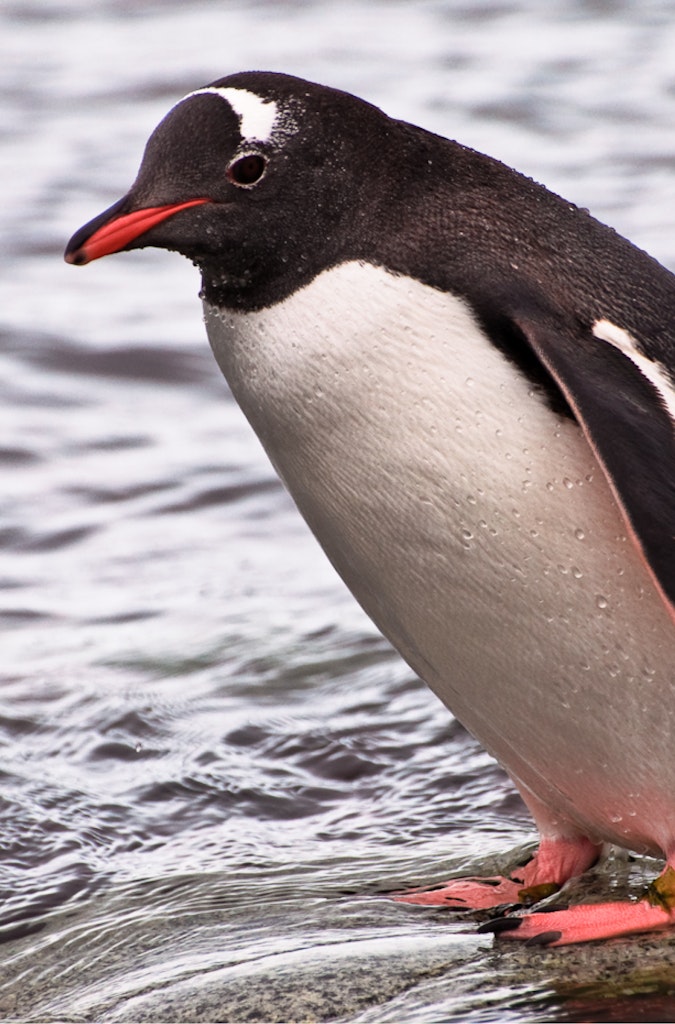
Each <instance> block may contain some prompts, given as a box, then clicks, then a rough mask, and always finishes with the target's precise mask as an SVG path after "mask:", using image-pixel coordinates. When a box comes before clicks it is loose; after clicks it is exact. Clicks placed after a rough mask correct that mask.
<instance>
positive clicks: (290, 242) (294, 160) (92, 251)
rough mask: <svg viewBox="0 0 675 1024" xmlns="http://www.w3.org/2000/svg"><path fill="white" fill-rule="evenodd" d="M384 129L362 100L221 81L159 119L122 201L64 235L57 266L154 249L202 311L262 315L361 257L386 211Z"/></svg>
mask: <svg viewBox="0 0 675 1024" xmlns="http://www.w3.org/2000/svg"><path fill="white" fill-rule="evenodd" d="M395 126H396V122H393V121H391V120H390V119H389V118H388V117H386V116H385V115H384V114H383V113H382V112H381V111H379V110H378V109H377V108H375V107H373V106H371V105H370V104H368V103H365V102H364V101H362V100H359V99H356V98H355V97H353V96H350V95H348V94H347V93H343V92H340V91H338V90H335V89H329V88H326V87H323V86H319V85H314V84H311V83H309V82H305V81H303V80H301V79H297V78H291V77H289V76H287V75H280V74H273V73H268V72H246V73H241V74H236V75H231V76H229V77H227V78H223V79H220V80H219V81H217V82H214V83H213V84H212V85H210V86H206V87H205V88H203V89H198V90H197V91H196V92H194V93H191V94H190V95H189V96H186V97H185V98H184V99H182V100H181V101H180V102H179V103H177V104H176V106H175V107H174V108H173V109H172V110H171V111H170V112H169V114H168V115H167V116H166V117H165V118H164V120H163V121H162V122H161V123H160V124H159V125H158V127H157V128H156V129H155V131H154V132H153V133H152V135H151V136H150V139H149V141H148V143H147V146H146V149H145V154H144V156H143V161H142V164H141V168H140V171H139V174H138V177H137V179H136V181H135V182H134V184H133V186H132V188H131V190H130V191H129V193H128V194H127V195H126V196H125V197H124V198H123V199H122V200H120V201H119V202H118V203H116V204H115V205H114V206H112V207H110V209H108V210H106V211H105V212H104V213H103V214H101V215H100V216H99V217H97V218H95V219H94V220H92V221H90V223H89V224H87V225H85V226H84V227H83V228H81V229H80V230H79V231H78V232H76V234H75V235H74V236H73V238H72V239H71V241H70V242H69V244H68V248H67V250H66V259H67V260H68V262H70V263H75V264H82V263H88V262H90V261H91V260H93V259H97V258H98V257H100V256H104V255H106V254H108V253H112V252H118V251H120V250H123V249H135V248H141V247H143V246H158V247H160V248H165V249H171V250H175V251H177V252H180V253H182V254H183V255H184V256H187V257H188V258H189V259H191V260H193V261H194V262H195V263H196V264H197V265H198V266H199V267H200V269H201V271H202V280H203V288H204V292H205V294H206V297H207V298H208V299H209V300H210V301H212V302H215V303H217V304H219V305H225V306H230V307H234V308H245V309H253V308H259V307H261V306H264V305H267V304H269V303H270V302H273V301H275V300H278V299H280V298H282V297H284V295H286V294H289V293H290V292H292V291H293V290H295V289H296V288H297V287H299V286H300V285H301V284H303V283H304V282H305V281H307V280H310V279H311V277H312V276H314V275H315V274H316V273H317V272H318V271H319V270H321V269H323V268H324V267H326V266H330V265H333V264H334V263H336V262H339V261H340V260H342V259H345V258H349V257H353V256H358V255H359V252H358V251H357V250H358V249H359V245H361V246H362V245H363V238H364V235H367V233H368V222H369V221H373V220H374V218H375V214H376V211H377V209H378V208H382V207H384V206H386V202H387V197H386V191H387V190H386V188H384V187H383V185H382V182H383V178H382V176H381V174H380V173H379V169H380V168H382V167H384V166H386V164H387V160H388V155H389V151H390V147H391V136H392V132H395ZM357 236H358V238H359V239H360V242H359V245H357V244H356V241H355V239H356V238H357Z"/></svg>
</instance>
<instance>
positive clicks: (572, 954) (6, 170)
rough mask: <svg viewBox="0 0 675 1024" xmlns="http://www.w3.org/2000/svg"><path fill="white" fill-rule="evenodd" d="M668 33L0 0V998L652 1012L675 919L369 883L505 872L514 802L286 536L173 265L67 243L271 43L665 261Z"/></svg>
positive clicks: (616, 884) (19, 1001) (671, 184)
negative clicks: (573, 912)
mask: <svg viewBox="0 0 675 1024" xmlns="http://www.w3.org/2000/svg"><path fill="white" fill-rule="evenodd" d="M674 57H675V12H674V11H673V7H672V4H671V3H669V2H665V0H663V2H656V0H654V2H650V0H647V2H644V3H639V4H638V3H637V2H635V3H630V2H628V0H626V2H624V3H620V2H617V3H612V4H603V3H593V2H591V0H589V2H586V3H582V2H572V0H567V2H563V0H558V2H551V3H547V4H541V3H538V2H536V0H529V2H527V0H513V2H509V0H501V2H500V0H485V2H480V0H470V2H453V0H448V2H445V3H441V2H436V3H429V2H422V3H415V4H414V5H412V4H405V3H384V2H375V3H371V2H366V0H362V2H355V0H352V2H347V3H340V4H337V3H335V4H334V3H328V4H322V3H312V2H304V3H301V2H299V0H298V2H296V3H278V2H269V3H262V2H261V3H250V4H228V3H225V2H223V0H217V2H207V0H196V2H193V3H190V4H185V3H184V2H183V0H181V2H180V3H179V2H173V0H170V2H168V0H164V2H160V0H155V2H151V0H107V2H106V0H15V2H11V0H6V2H5V3H4V4H3V6H2V7H1V8H0V88H1V89H2V99H3V102H2V106H1V107H0V132H1V135H0V144H1V146H2V149H1V150H0V154H1V156H0V159H1V163H0V175H1V178H2V194H3V196H4V198H5V201H4V203H3V204H2V205H1V206H0V231H1V234H2V247H1V249H0V270H1V277H0V364H1V366H2V373H1V374H0V398H1V401H0V422H1V424H2V430H1V433H0V464H1V465H2V480H3V487H2V491H1V492H0V507H1V513H2V514H1V519H0V548H1V550H2V560H1V562H0V582H1V584H2V587H1V590H0V620H1V627H0V628H1V629H2V655H3V660H2V668H1V669H0V673H1V678H2V689H1V691H0V744H1V748H2V761H1V762H0V764H1V770H0V782H1V788H0V850H1V852H2V857H1V859H0V880H1V881H0V885H1V888H2V895H3V903H2V911H1V913H0V939H1V940H4V946H3V961H2V965H1V966H0V1014H2V1019H8V1020H11V1019H19V1018H20V1019H33V1020H38V1019H39V1020H46V1019H47V1020H48V1019H52V1020H82V1019H85V1020H91V1019H96V1020H145V1019H148V1020H150V1019H154V1020H156V1019H162V1020H265V1019H303V1020H306V1019H320V1020H326V1019H339V1020H343V1021H363V1022H366V1021H389V1020H392V1021H393V1020H400V1019H407V1020H410V1021H420V1022H421V1021H435V1020H441V1019H442V1020H458V1021H459V1020H461V1021H472V1022H479V1021H486V1022H487V1021H496V1020H512V1021H543V1020H559V1021H581V1020H590V1019H593V1020H597V1021H600V1020H602V1021H611V1020H636V1021H637V1020H672V1019H673V1015H675V987H674V983H673V981H672V980H671V973H672V972H671V971H670V967H669V963H670V961H671V959H672V955H673V940H672V939H671V938H670V937H668V936H666V937H657V938H653V937H646V938H641V939H631V940H624V941H621V942H615V943H607V944H605V945H603V946H601V947H598V948H594V947H590V948H589V949H566V950H557V951H549V952H545V951H543V952H537V951H525V950H513V949H512V948H510V947H509V948H507V949H505V950H504V949H502V947H494V946H493V943H492V940H491V939H489V938H484V937H480V936H476V935H475V934H474V933H473V928H474V924H475V922H474V921H473V920H472V921H465V920H462V919H461V918H460V917H458V916H456V915H452V914H447V913H443V912H439V911H432V912H429V911H427V910H422V911H421V912H420V908H402V907H400V906H394V905H392V904H390V903H388V902H385V901H382V900H379V899H377V893H378V891H380V890H382V889H388V888H392V887H395V886H397V885H402V884H411V883H415V882H430V881H433V880H436V879H440V878H442V877H444V875H445V874H447V873H448V872H449V871H455V870H459V871H462V870H469V871H478V870H482V869H485V868H488V869H489V868H491V867H492V866H493V858H496V857H497V856H498V855H499V854H508V853H509V852H512V851H513V850H514V848H520V847H521V846H522V844H523V843H526V842H528V841H530V840H531V839H532V838H533V833H532V830H531V826H530V823H529V821H528V817H527V815H526V814H525V812H524V810H523V809H522V806H521V804H520V802H519V801H518V799H517V797H516V796H515V795H514V793H513V792H512V790H511V788H510V786H509V784H508V782H507V780H506V779H505V777H504V776H503V774H502V773H501V772H500V771H499V769H498V768H497V767H496V766H495V765H493V764H492V763H491V762H490V761H489V759H488V758H487V756H486V755H484V754H483V753H482V751H481V750H480V749H479V748H478V747H477V746H476V745H475V744H474V742H473V741H472V740H471V739H470V738H469V737H467V735H466V734H465V733H464V731H463V730H462V729H461V728H460V727H459V726H458V724H457V723H455V722H453V721H452V719H451V718H450V716H449V715H448V713H447V712H446V711H445V710H444V709H443V708H442V707H440V705H439V704H438V703H437V702H436V700H435V699H434V698H433V697H432V695H431V694H430V693H429V692H427V690H426V688H425V687H423V686H422V685H421V684H420V683H419V682H418V681H417V680H415V679H414V678H413V677H412V676H411V674H410V672H409V671H408V670H407V668H406V667H405V666H404V665H402V664H401V663H400V661H399V660H398V659H397V657H396V656H395V655H394V654H393V653H392V652H391V650H390V649H389V648H388V646H387V645H386V643H385V642H384V641H383V640H382V639H380V638H379V636H378V635H377V634H376V633H375V631H374V630H373V628H372V627H371V625H370V624H369V623H368V621H367V620H366V619H364V617H363V615H362V614H361V613H360V611H359V610H358V608H356V607H355V606H354V603H353V602H352V600H351V598H350V597H349V595H348V594H346V593H345V591H344V589H343V587H342V586H341V584H340V583H339V581H338V580H337V579H336V578H335V576H334V574H333V573H332V570H331V569H330V568H329V567H328V566H327V565H326V563H325V561H324V559H323V556H322V555H321V553H320V552H319V550H318V548H317V546H316V545H315V543H314V542H313V540H312V539H311V538H310V537H309V536H308V534H307V531H306V529H305V528H304V526H303V524H302V523H301V522H300V521H299V519H298V516H297V515H296V513H295V512H294V510H293V507H292V505H291V503H290V502H289V500H288V498H287V497H286V496H285V495H284V493H283V491H282V490H281V488H280V487H279V485H278V483H277V482H276V480H275V478H274V476H273V474H272V472H271V470H270V468H269V466H268V464H267V463H266V461H265V459H264V457H263V456H262V454H261V452H260V450H259V448H258V445H257V442H256V441H255V440H254V439H253V438H252V436H251V434H250V432H249V429H248V428H247V426H246V425H245V423H244V422H243V420H242V417H241V416H240V414H239V412H238V410H237V409H236V407H235V405H234V404H233V402H232V400H231V399H230V397H229V395H228V392H227V389H226V386H225V384H224V382H223V380H222V379H221V377H220V375H219V373H218V371H217V369H216V367H215V364H214V363H213V361H212V357H211V355H210V352H209V351H208V346H207V344H206V341H205V338H204V335H203V328H202V325H201V323H200V309H199V304H198V302H197V298H196V292H197V288H198V280H197V275H196V272H195V271H194V270H193V268H191V267H190V266H189V265H188V264H187V263H184V262H183V261H181V260H179V259H178V258H177V257H172V256H170V255H168V254H165V253H157V252H152V251H148V252H143V253H133V254H126V255H124V256H120V257H117V258H113V259H109V260H104V261H102V262H101V263H98V264H95V265H94V266H92V267H90V268H87V269H86V270H79V271H76V270H74V269H73V268H72V267H66V266H65V265H64V264H63V263H62V261H61V253H62V249H63V246H64V243H65V241H66V239H67V238H68V237H69V235H70V234H71V233H72V231H73V230H74V229H75V228H76V227H78V226H79V225H80V224H81V223H83V222H84V221H86V220H88V219H89V218H90V217H91V216H93V215H94V214H95V213H98V212H99V211H100V210H101V209H103V208H104V207H105V206H107V205H109V204H110V203H111V202H112V201H113V200H115V199H117V198H118V196H119V195H121V194H122V192H123V191H125V190H126V188H127V186H128V185H129V183H130V182H131V180H132V178H133V176H134V174H135V171H136V167H137V163H138V160H139V157H140V153H141V150H142V146H143V144H144V142H145V139H146V138H147V135H148V134H149V132H150V130H151V129H152V127H153V126H154V124H155V123H156V122H157V121H158V120H159V119H160V118H161V117H162V116H163V114H164V113H165V112H166V110H167V109H168V107H169V106H170V105H171V104H172V103H173V102H175V100H176V99H177V98H179V97H180V96H181V95H182V94H183V93H185V92H187V91H189V90H191V89H193V88H195V87H197V86H199V85H201V84H204V83H205V82H207V81H209V80H212V79H214V78H216V77H219V76H221V75H224V74H227V73H229V72H231V71H235V70H239V69H244V68H252V67H264V68H269V69H273V70H283V71H289V72H292V73H295V74H300V75H304V76H305V77H308V78H313V79H315V80H319V81H323V82H326V83H329V84H332V85H336V86H340V87H343V88H347V89H350V90H351V91H354V92H356V93H359V94H361V95H363V96H364V97H366V98H368V99H369V100H371V101H373V102H375V103H377V104H379V105H381V106H383V107H384V108H385V109H386V110H387V111H388V112H389V113H391V114H395V115H397V116H401V117H405V118H407V119H410V120H413V121H415V122H418V123H422V124H424V125H425V126H427V127H430V128H432V129H434V130H437V131H439V132H441V133H443V134H447V135H451V136H453V137H457V138H459V139H460V140H461V141H463V142H465V143H467V144H469V145H472V146H475V147H476V148H479V149H482V150H485V151H489V152H490V153H492V154H493V155H495V156H498V157H500V158H501V159H504V160H506V161H507V162H509V163H511V164H515V165H517V166H518V167H519V168H520V169H521V170H524V171H525V172H527V173H528V174H531V175H532V176H533V177H535V178H537V179H539V180H543V181H545V182H546V183H547V184H548V185H549V186H550V187H551V188H553V189H554V190H556V191H559V192H562V193H563V194H565V195H566V196H568V197H569V198H570V199H572V200H574V201H575V202H577V203H580V204H581V205H586V206H589V207H590V208H591V209H592V211H593V212H594V213H595V214H596V215H598V216H599V217H601V218H602V219H604V220H607V221H610V222H611V223H613V224H614V225H615V226H616V227H617V228H618V229H619V230H621V231H622V232H623V233H624V234H627V235H629V236H630V237H631V238H632V239H633V240H634V241H636V242H637V243H638V244H640V245H642V246H643V247H645V248H648V249H649V250H650V251H651V252H652V253H653V254H654V255H656V256H657V257H658V258H660V259H661V260H662V261H663V262H665V263H666V264H667V265H669V266H671V267H675V230H674V228H675V202H673V200H674V199H675V160H674V158H675V129H673V125H674V124H675V70H674V69H675V60H674ZM653 870H654V865H652V864H645V863H644V862H637V863H629V862H626V861H622V860H618V861H613V862H611V863H610V865H609V866H608V867H606V868H601V869H599V870H598V872H597V875H596V883H597V885H598V886H599V887H600V888H601V889H607V888H613V889H615V890H616V891H622V892H623V891H624V890H625V888H626V886H628V885H631V886H633V887H634V886H635V885H636V884H638V885H639V884H640V881H641V880H642V879H643V878H646V877H649V874H650V872H653Z"/></svg>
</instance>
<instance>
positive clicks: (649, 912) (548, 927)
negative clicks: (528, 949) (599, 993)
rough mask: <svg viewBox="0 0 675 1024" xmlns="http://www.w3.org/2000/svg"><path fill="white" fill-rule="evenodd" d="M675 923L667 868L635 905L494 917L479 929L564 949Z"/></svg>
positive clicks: (674, 877) (671, 872) (674, 874)
mask: <svg viewBox="0 0 675 1024" xmlns="http://www.w3.org/2000/svg"><path fill="white" fill-rule="evenodd" d="M674 924H675V869H673V868H672V867H670V866H668V867H666V869H665V870H664V871H663V873H662V874H661V875H659V877H658V878H657V879H656V881H655V882H652V884H651V885H650V886H649V888H648V889H647V892H646V893H645V895H644V896H643V897H642V899H640V900H638V901H637V902H635V903H592V904H580V905H579V906H575V907H569V908H568V909H567V910H556V911H551V912H543V913H539V914H524V915H523V916H522V917H517V916H515V915H514V916H511V917H502V918H496V919H495V920H493V921H486V922H485V923H484V924H482V925H481V926H480V928H479V929H478V930H479V931H480V932H494V933H495V934H497V935H499V936H500V937H502V938H504V939H519V940H521V941H525V942H527V944H528V945H533V946H534V945H537V946H566V945H570V944H572V943H575V942H591V941H593V940H594V939H611V938H615V937H616V936H619V935H631V934H633V933H635V932H651V931H659V930H662V929H664V928H669V927H672V926H673V925H674Z"/></svg>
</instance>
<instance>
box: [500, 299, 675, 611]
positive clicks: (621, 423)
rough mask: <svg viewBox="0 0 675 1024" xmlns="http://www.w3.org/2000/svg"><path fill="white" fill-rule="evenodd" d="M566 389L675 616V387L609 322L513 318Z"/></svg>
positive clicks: (562, 389) (655, 579) (657, 366)
mask: <svg viewBox="0 0 675 1024" xmlns="http://www.w3.org/2000/svg"><path fill="white" fill-rule="evenodd" d="M514 321H515V323H516V325H517V326H518V327H519V329H520V330H521V331H522V333H523V334H524V335H525V337H526V339H527V341H528V343H529V345H530V347H531V348H532V349H533V351H534V352H535V354H536V355H537V356H538V358H539V360H540V361H541V363H542V364H543V365H544V367H545V368H546V369H547V370H548V372H549V373H550V375H551V376H552V377H553V379H554V380H555V382H556V383H557V385H558V387H559V388H560V390H561V391H562V392H563V394H564V395H565V398H566V399H567V401H568V403H569V405H570V406H571V408H572V410H573V412H574V414H575V416H576V418H577V420H578V422H579V424H580V426H581V427H582V429H583V431H584V433H585V435H586V437H587V439H588V442H589V444H590V445H591V447H592V449H593V451H594V453H595V455H596V458H597V459H598V462H599V463H600V465H601V466H602V469H603V470H604V472H605V475H606V477H607V479H608V481H609V484H610V487H611V489H612V491H613V493H614V496H615V498H616V500H617V503H618V505H619V507H620V508H621V511H622V513H623V515H624V518H625V519H626V522H627V524H628V527H629V530H630V533H631V535H632V539H633V540H634V541H635V543H636V544H637V546H638V548H639V550H640V552H641V553H642V555H643V557H644V559H645V561H646V563H647V565H648V567H649V569H650V571H651V574H652V576H653V577H654V582H655V583H656V586H657V588H658V590H659V591H660V593H661V595H662V596H663V598H664V600H665V602H666V605H667V607H668V609H669V611H670V613H671V615H672V616H673V618H674V619H675V386H673V383H672V381H671V380H670V378H669V376H668V372H667V370H666V369H665V368H664V367H663V366H661V364H660V363H658V362H656V361H654V360H651V359H650V358H648V357H647V356H646V355H645V354H644V353H643V352H642V350H641V349H640V346H639V344H638V342H636V341H635V339H634V338H632V337H631V335H630V334H629V332H628V331H626V330H624V329H623V328H620V327H617V326H616V325H614V324H612V323H610V321H608V320H600V321H596V323H595V324H594V325H593V327H592V328H590V329H589V328H583V327H581V325H577V326H576V327H572V326H569V327H565V326H563V327H562V328H561V326H560V324H559V323H555V324H553V323H551V322H547V319H546V318H545V317H543V316H542V317H538V316H534V317H532V316H529V315H525V316H522V317H518V316H516V317H514Z"/></svg>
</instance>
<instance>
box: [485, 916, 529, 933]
mask: <svg viewBox="0 0 675 1024" xmlns="http://www.w3.org/2000/svg"><path fill="white" fill-rule="evenodd" d="M522 920H523V919H522V917H491V918H490V920H489V921H483V923H482V924H479V925H478V928H477V929H476V931H477V932H479V933H480V934H481V935H485V934H487V933H490V932H492V934H493V935H500V934H501V933H502V932H512V931H514V930H515V929H516V928H520V926H521V924H522Z"/></svg>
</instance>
